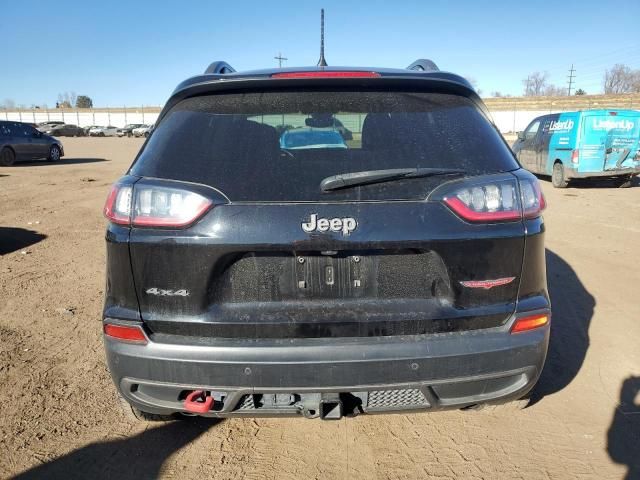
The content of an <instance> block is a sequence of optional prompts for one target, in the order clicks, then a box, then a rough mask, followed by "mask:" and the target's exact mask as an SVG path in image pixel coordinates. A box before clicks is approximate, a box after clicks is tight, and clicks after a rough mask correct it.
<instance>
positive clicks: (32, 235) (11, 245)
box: [0, 227, 47, 255]
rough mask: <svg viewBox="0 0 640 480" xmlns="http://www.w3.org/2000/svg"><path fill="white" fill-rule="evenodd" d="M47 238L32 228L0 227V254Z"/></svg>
mask: <svg viewBox="0 0 640 480" xmlns="http://www.w3.org/2000/svg"><path fill="white" fill-rule="evenodd" d="M45 238H47V236H46V235H43V234H41V233H38V232H34V231H33V230H26V229H24V228H15V227H0V255H6V254H7V253H11V252H15V251H16V250H20V249H21V248H25V247H28V246H30V245H33V244H35V243H38V242H40V241H42V240H44V239H45Z"/></svg>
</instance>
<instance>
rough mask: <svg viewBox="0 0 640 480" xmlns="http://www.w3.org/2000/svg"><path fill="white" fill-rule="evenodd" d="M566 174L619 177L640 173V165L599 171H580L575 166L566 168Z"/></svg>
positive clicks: (570, 176) (579, 176)
mask: <svg viewBox="0 0 640 480" xmlns="http://www.w3.org/2000/svg"><path fill="white" fill-rule="evenodd" d="M565 174H566V177H567V178H591V177H618V176H624V175H638V174H640V167H631V168H614V169H610V170H601V171H598V172H579V171H578V170H576V169H574V168H565Z"/></svg>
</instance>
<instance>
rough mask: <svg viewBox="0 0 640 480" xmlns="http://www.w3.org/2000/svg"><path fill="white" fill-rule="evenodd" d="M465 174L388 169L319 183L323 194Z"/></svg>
mask: <svg viewBox="0 0 640 480" xmlns="http://www.w3.org/2000/svg"><path fill="white" fill-rule="evenodd" d="M465 173H466V172H465V171H464V170H460V169H457V168H389V169H386V170H365V171H362V172H351V173H341V174H339V175H332V176H331V177H327V178H325V179H324V180H322V182H320V189H321V190H322V191H323V192H328V191H330V190H339V189H341V188H349V187H355V186H357V185H368V184H371V183H381V182H390V181H393V180H402V179H405V178H420V177H434V176H436V175H464V174H465Z"/></svg>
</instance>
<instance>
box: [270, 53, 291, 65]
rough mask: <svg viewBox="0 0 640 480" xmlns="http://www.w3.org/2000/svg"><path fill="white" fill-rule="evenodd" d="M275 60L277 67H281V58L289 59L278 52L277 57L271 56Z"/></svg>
mask: <svg viewBox="0 0 640 480" xmlns="http://www.w3.org/2000/svg"><path fill="white" fill-rule="evenodd" d="M273 58H275V59H276V60H278V68H282V61H283V60H289V59H288V58H287V57H283V56H282V53H280V52H278V56H277V57H273Z"/></svg>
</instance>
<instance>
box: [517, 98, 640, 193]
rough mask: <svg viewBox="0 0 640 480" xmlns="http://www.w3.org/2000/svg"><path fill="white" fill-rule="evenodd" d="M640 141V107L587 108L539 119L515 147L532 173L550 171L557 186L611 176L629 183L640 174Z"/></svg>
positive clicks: (620, 181) (622, 183) (617, 182)
mask: <svg viewBox="0 0 640 480" xmlns="http://www.w3.org/2000/svg"><path fill="white" fill-rule="evenodd" d="M639 143H640V112H639V111H635V110H585V111H581V112H564V113H553V114H549V115H543V116H541V117H537V118H535V119H534V120H532V121H531V123H530V124H529V126H527V128H526V129H525V131H524V132H520V133H519V134H518V139H517V140H516V142H515V143H514V145H513V151H514V152H515V154H516V155H517V156H518V160H520V163H521V164H522V166H523V167H524V168H526V169H527V170H529V171H530V172H533V173H537V174H540V175H551V182H552V184H553V186H554V187H556V188H565V187H566V186H567V185H568V184H569V181H570V180H571V179H573V178H591V177H612V178H613V179H614V180H615V182H616V184H617V185H618V186H620V187H629V186H631V184H632V180H633V177H634V176H636V175H638V174H640V149H639V147H640V145H639Z"/></svg>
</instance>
